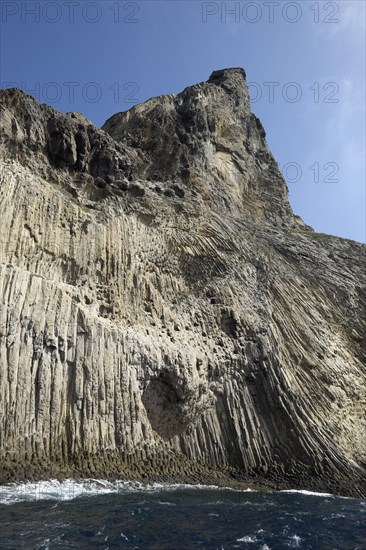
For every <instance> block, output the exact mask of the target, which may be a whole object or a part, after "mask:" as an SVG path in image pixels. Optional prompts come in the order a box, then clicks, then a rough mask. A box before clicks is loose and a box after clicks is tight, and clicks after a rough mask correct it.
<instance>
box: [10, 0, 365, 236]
mask: <svg viewBox="0 0 366 550" xmlns="http://www.w3.org/2000/svg"><path fill="white" fill-rule="evenodd" d="M0 6H1V74H0V81H1V82H0V84H1V87H9V86H17V87H20V88H23V89H26V90H27V91H28V92H30V93H33V95H35V96H36V97H37V98H38V99H40V100H41V101H42V102H44V103H48V104H50V105H52V106H54V107H55V108H56V109H58V110H60V111H80V112H82V113H83V114H84V115H85V116H87V117H88V118H89V119H90V120H91V121H92V122H94V123H95V124H96V125H102V124H103V122H104V121H105V120H106V119H107V118H108V117H110V116H111V115H112V114H114V113H115V112H118V111H124V110H126V109H129V108H130V107H132V106H133V105H134V102H136V101H138V102H141V101H144V100H146V99H148V98H149V97H151V96H156V95H160V94H165V93H176V92H179V91H181V90H182V89H183V88H185V87H186V86H189V85H191V84H194V83H197V82H201V81H203V80H207V78H208V77H209V75H210V74H211V72H212V71H213V70H215V69H220V68H224V67H243V68H244V69H245V71H246V74H247V81H248V83H249V84H250V90H251V97H252V110H253V112H254V113H255V114H256V115H257V116H259V118H260V119H261V120H262V122H263V125H264V127H265V129H266V132H267V141H268V144H269V146H270V148H271V150H272V152H273V153H274V155H275V157H276V159H277V161H278V163H279V165H280V166H281V168H282V169H283V171H284V174H285V177H286V179H287V182H288V185H289V189H290V200H291V203H292V206H293V208H294V211H295V213H297V214H300V215H301V216H302V217H303V219H304V221H305V222H306V223H308V224H310V225H312V226H313V227H314V229H315V230H317V231H321V232H325V233H330V234H333V235H339V236H342V237H346V238H350V239H354V240H358V241H365V210H366V205H365V97H364V96H365V1H364V0H354V1H351V0H338V1H334V2H330V1H314V0H311V1H307V0H298V1H297V2H290V1H284V0H278V1H265V0H263V1H259V0H253V1H243V2H222V1H219V2H201V1H197V0H195V1H177V0H174V1H170V0H166V1H153V0H150V1H149V0H145V1H136V2H134V1H133V2H129V1H122V0H104V1H98V2H96V1H88V0H58V1H48V0H44V1H32V0H26V1H13V0H9V1H8V0H1V1H0Z"/></svg>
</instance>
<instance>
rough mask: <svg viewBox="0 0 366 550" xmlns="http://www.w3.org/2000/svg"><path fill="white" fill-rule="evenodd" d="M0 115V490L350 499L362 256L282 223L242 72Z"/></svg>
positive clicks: (362, 437)
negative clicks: (111, 108)
mask: <svg viewBox="0 0 366 550" xmlns="http://www.w3.org/2000/svg"><path fill="white" fill-rule="evenodd" d="M1 105H2V111H1V142H0V156H1V176H0V177H1V179H0V214H1V225H0V300H1V302H0V303H1V307H0V481H6V480H16V479H24V478H28V479H29V478H37V477H38V478H40V477H45V476H49V475H53V476H55V475H56V476H64V475H73V476H80V475H84V476H101V477H106V476H107V477H110V478H113V477H130V478H138V479H146V480H152V479H160V480H173V479H174V480H188V481H213V480H216V481H218V482H223V483H229V482H230V480H233V479H235V480H243V481H244V480H248V479H249V480H254V481H259V482H262V483H263V482H264V483H265V484H267V485H270V486H275V487H302V488H317V489H319V488H320V489H324V490H332V491H335V492H338V493H343V494H351V495H356V496H357V495H365V494H366V486H365V479H366V416H365V410H366V367H365V359H366V349H365V336H364V335H365V303H366V295H365V294H366V293H365V273H366V261H365V247H364V246H363V245H361V244H359V243H356V242H352V241H348V240H344V239H340V238H336V237H331V236H327V235H323V234H317V233H315V232H313V231H312V230H311V228H309V227H308V226H306V225H305V224H304V223H303V222H302V220H301V219H300V218H298V217H297V216H294V214H293V213H292V210H291V207H290V205H289V202H288V197H287V188H286V184H285V181H284V179H283V177H282V175H281V172H280V170H279V168H278V165H277V163H276V161H275V160H274V158H273V156H272V155H271V153H270V151H269V150H268V147H267V145H266V141H265V132H264V130H263V127H262V125H261V123H260V121H259V120H258V119H257V118H256V117H255V116H254V115H253V114H252V113H251V111H250V104H249V95H248V89H247V87H246V84H245V73H244V71H243V70H242V69H225V70H222V71H216V72H214V73H213V74H212V75H211V77H210V78H209V80H208V81H207V82H204V83H201V84H198V85H195V86H192V87H189V88H187V89H185V90H184V91H183V92H182V93H180V94H178V95H176V96H175V95H168V96H163V97H158V98H153V99H150V100H149V101H147V102H145V103H143V104H141V105H137V106H136V107H133V108H132V109H131V110H130V111H128V112H126V113H118V114H116V115H115V116H113V117H112V118H111V119H109V120H108V121H107V122H106V123H105V125H104V126H103V129H102V130H99V129H97V128H96V127H95V126H93V125H92V124H91V123H90V122H89V121H88V120H86V119H85V118H84V117H83V116H82V115H80V114H78V113H69V114H61V113H58V112H56V111H55V110H53V109H51V108H50V107H48V106H46V105H40V104H38V103H37V102H36V101H35V100H34V99H33V98H32V97H31V96H28V95H26V94H24V93H23V92H20V91H18V90H4V91H2V92H1Z"/></svg>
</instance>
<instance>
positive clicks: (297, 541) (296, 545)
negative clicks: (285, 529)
mask: <svg viewBox="0 0 366 550" xmlns="http://www.w3.org/2000/svg"><path fill="white" fill-rule="evenodd" d="M301 541H302V538H301V537H299V535H293V536H292V537H291V540H290V544H289V546H291V547H292V548H299V546H300V544H301Z"/></svg>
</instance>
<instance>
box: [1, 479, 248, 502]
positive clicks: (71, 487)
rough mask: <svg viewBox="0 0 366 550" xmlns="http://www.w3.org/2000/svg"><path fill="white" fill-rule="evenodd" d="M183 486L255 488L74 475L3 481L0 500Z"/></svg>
mask: <svg viewBox="0 0 366 550" xmlns="http://www.w3.org/2000/svg"><path fill="white" fill-rule="evenodd" d="M180 489H184V490H187V489H188V490H197V489H200V490H210V491H212V490H216V491H223V490H225V491H234V492H248V491H252V489H245V490H244V491H242V490H238V489H233V488H231V487H219V486H217V485H199V484H197V485H189V484H179V483H176V484H168V483H151V484H143V483H140V482H138V481H113V482H111V481H106V480H103V479H85V480H83V481H75V480H73V479H65V480H64V481H61V482H60V481H58V480H56V479H51V480H47V481H39V482H37V483H32V482H28V483H9V484H7V485H0V504H15V503H17V502H24V501H33V500H56V501H59V500H60V501H67V500H73V499H75V498H77V497H80V496H84V497H85V496H93V495H104V494H118V493H127V492H143V493H146V492H152V493H157V492H161V491H177V490H180Z"/></svg>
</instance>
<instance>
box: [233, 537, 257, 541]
mask: <svg viewBox="0 0 366 550" xmlns="http://www.w3.org/2000/svg"><path fill="white" fill-rule="evenodd" d="M236 542H257V539H256V537H250V536H245V537H242V538H241V539H236Z"/></svg>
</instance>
